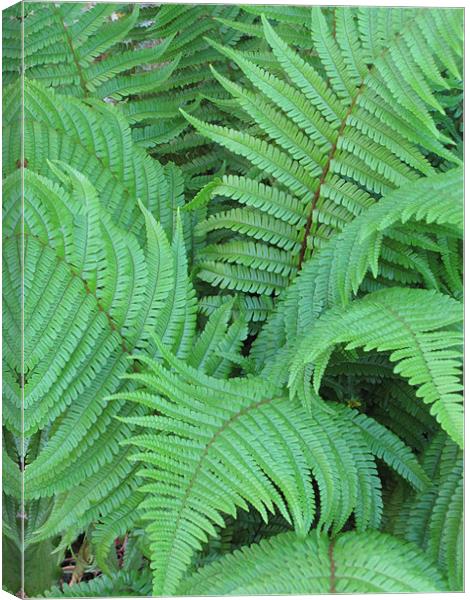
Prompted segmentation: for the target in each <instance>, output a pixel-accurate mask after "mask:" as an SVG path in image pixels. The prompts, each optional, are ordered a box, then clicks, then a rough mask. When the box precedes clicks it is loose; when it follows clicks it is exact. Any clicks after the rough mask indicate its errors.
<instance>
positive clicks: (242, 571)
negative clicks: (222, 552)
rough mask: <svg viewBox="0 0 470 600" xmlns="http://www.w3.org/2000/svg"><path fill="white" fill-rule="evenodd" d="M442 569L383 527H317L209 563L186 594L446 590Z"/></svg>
mask: <svg viewBox="0 0 470 600" xmlns="http://www.w3.org/2000/svg"><path fill="white" fill-rule="evenodd" d="M445 589H446V588H445V584H444V582H443V580H442V578H441V575H440V573H439V570H438V569H437V567H435V566H434V565H432V564H430V563H429V562H428V560H427V558H426V556H425V555H424V554H420V553H419V552H418V549H417V548H416V547H415V546H414V545H412V544H410V543H405V542H402V541H401V540H399V539H396V538H393V537H392V536H387V535H386V534H379V533H374V534H371V533H368V534H361V533H353V532H349V533H345V534H342V535H341V536H339V537H338V538H337V539H335V540H331V541H330V540H329V539H328V538H327V537H326V536H324V535H321V534H318V532H315V531H313V532H312V533H310V534H309V536H308V537H307V538H306V539H305V540H300V539H299V538H296V537H295V536H294V535H293V534H292V533H285V534H280V535H278V536H275V537H274V538H271V539H270V540H264V541H263V542H261V543H260V544H259V545H258V544H255V545H253V546H251V547H249V548H244V549H243V550H240V551H237V552H235V553H233V554H231V555H230V556H227V557H224V558H222V559H219V560H218V561H216V562H214V563H212V564H210V565H208V566H207V567H203V568H202V569H200V570H199V571H198V572H196V573H195V574H194V575H192V576H191V577H189V579H188V580H187V581H186V582H185V583H184V584H183V585H182V586H181V587H180V590H179V593H180V594H181V595H189V594H208V593H211V594H217V595H247V594H265V593H267V592H272V593H275V594H322V593H328V592H330V593H365V592H375V593H380V592H384V591H387V592H390V591H392V590H393V591H394V592H414V591H418V590H419V591H423V590H427V591H429V592H431V591H443V590H445Z"/></svg>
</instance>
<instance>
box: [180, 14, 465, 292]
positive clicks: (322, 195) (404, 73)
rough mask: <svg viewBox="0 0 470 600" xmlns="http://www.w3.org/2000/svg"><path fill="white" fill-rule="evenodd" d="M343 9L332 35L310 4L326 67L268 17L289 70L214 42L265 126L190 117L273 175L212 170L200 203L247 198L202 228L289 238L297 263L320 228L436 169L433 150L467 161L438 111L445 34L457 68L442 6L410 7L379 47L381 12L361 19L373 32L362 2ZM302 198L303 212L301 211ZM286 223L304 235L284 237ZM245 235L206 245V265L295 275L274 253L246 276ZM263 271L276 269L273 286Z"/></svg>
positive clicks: (205, 271)
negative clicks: (272, 265)
mask: <svg viewBox="0 0 470 600" xmlns="http://www.w3.org/2000/svg"><path fill="white" fill-rule="evenodd" d="M337 13H338V37H337V39H336V40H335V39H334V38H333V37H332V36H331V31H330V29H329V26H328V24H327V21H326V20H325V17H324V16H323V14H322V12H321V10H320V9H312V36H313V45H314V48H315V50H316V51H317V52H318V56H319V59H320V61H321V68H318V69H317V70H316V69H315V68H314V67H312V65H310V64H309V63H308V62H307V61H305V60H304V59H303V58H302V56H301V55H299V54H297V53H296V52H294V51H293V50H292V49H291V48H289V46H288V45H287V44H286V43H285V42H284V41H283V39H282V38H281V37H279V35H278V34H277V33H276V31H275V30H274V29H273V28H272V27H271V25H270V24H269V22H268V21H267V20H266V19H265V18H264V17H263V19H264V21H263V23H264V35H265V37H266V40H267V42H268V43H269V45H270V47H271V49H272V52H273V54H274V57H275V58H276V60H277V61H278V63H279V65H280V67H282V70H283V75H284V76H283V77H281V78H280V77H278V76H276V75H273V74H272V73H270V72H269V71H268V70H266V69H264V68H262V67H259V66H258V65H257V64H256V62H255V61H251V60H249V59H247V58H246V57H245V56H244V55H243V54H242V53H240V52H237V51H235V50H233V49H230V48H227V47H225V48H224V47H223V46H221V45H219V44H217V43H215V42H214V43H213V46H214V47H215V48H217V49H218V50H219V51H220V52H221V53H222V54H223V55H225V56H227V58H229V59H230V60H233V61H234V62H236V63H237V65H238V67H239V68H240V69H241V71H242V72H243V74H244V75H245V76H246V78H247V79H248V80H249V82H250V83H251V84H252V86H253V91H251V90H250V89H246V87H241V86H239V85H237V84H236V83H234V82H232V81H230V80H228V79H227V78H226V77H224V76H222V75H219V74H218V73H217V72H215V71H214V75H215V77H216V78H217V79H218V81H219V82H220V83H221V84H222V85H223V87H224V88H225V89H226V90H227V91H228V92H229V93H231V94H232V95H233V96H234V98H235V99H236V101H237V103H238V104H239V105H240V107H241V108H243V109H244V110H245V111H246V112H247V114H248V115H249V117H250V118H251V119H252V120H253V121H255V122H256V123H257V125H258V126H259V128H260V130H261V131H262V132H263V134H264V135H263V137H260V136H254V135H250V134H248V133H244V132H238V131H235V130H233V129H227V128H223V127H219V126H217V125H214V124H210V123H203V122H202V121H200V120H198V119H197V118H196V117H194V116H191V115H189V114H188V115H186V117H187V119H188V120H189V122H190V123H192V124H193V125H194V126H195V127H196V128H197V129H198V130H199V131H200V132H201V133H203V134H204V135H206V136H207V137H209V138H210V139H212V140H214V141H215V142H217V143H219V144H221V145H222V146H224V147H226V148H228V149H229V150H231V151H232V152H234V153H236V154H239V155H241V156H243V157H245V158H247V159H248V160H249V161H250V162H251V163H252V164H253V165H254V166H255V167H256V168H257V169H258V170H263V171H264V172H265V173H266V175H269V176H270V177H271V180H272V182H271V183H270V185H269V186H266V185H261V184H259V183H258V182H257V181H256V180H255V181H253V180H246V179H239V180H233V179H230V178H228V177H224V178H223V179H222V181H221V182H220V185H217V186H216V185H215V184H214V182H210V183H209V184H208V186H207V188H205V189H204V190H202V191H201V193H200V195H199V198H200V199H198V200H194V202H195V206H199V205H200V203H201V202H207V201H208V200H209V199H210V198H211V197H213V196H215V195H223V196H225V197H227V198H232V199H236V200H237V201H238V202H240V203H242V204H243V205H247V206H248V207H249V208H248V209H245V208H243V209H238V210H235V211H233V210H230V211H228V212H217V213H216V214H215V215H213V216H211V217H210V218H209V219H208V221H207V223H203V224H202V225H201V226H200V227H201V233H202V234H208V233H209V232H211V231H214V230H215V229H217V228H219V227H224V228H225V229H227V230H229V231H233V232H239V231H242V232H243V234H244V236H246V237H247V238H248V239H249V238H254V239H260V238H261V239H263V240H264V241H266V242H268V245H267V248H266V249H265V250H264V252H265V253H266V254H268V253H269V252H271V247H272V246H278V245H279V246H280V247H281V248H283V249H285V250H286V256H285V259H284V260H285V261H286V262H289V264H292V265H295V264H297V266H299V267H300V266H301V265H302V263H303V261H304V259H305V257H306V256H308V255H309V253H310V252H311V249H312V248H313V246H320V244H321V243H322V240H324V239H325V238H328V237H329V236H331V235H332V233H334V232H335V231H337V230H338V229H339V230H340V229H342V227H343V226H344V224H345V223H347V222H349V221H351V220H352V219H353V218H354V216H355V215H357V214H358V213H360V212H362V210H364V208H367V207H369V206H371V204H373V203H374V201H375V200H376V199H377V197H378V196H379V197H380V196H381V195H384V194H386V193H387V192H389V191H391V190H392V189H394V188H396V187H399V186H401V185H404V184H405V183H406V182H412V181H414V180H415V179H416V178H418V177H419V176H420V175H423V174H424V175H428V174H430V173H432V170H433V169H432V167H431V165H430V164H429V162H428V161H427V160H426V154H427V153H429V152H434V153H436V154H438V155H440V156H442V157H444V158H446V159H448V160H450V161H454V162H456V163H458V162H459V158H458V157H457V156H456V155H454V154H452V153H450V152H449V151H448V150H447V149H446V147H445V146H444V144H443V143H441V141H439V140H440V139H441V138H442V135H441V134H439V132H438V130H437V128H436V125H435V123H434V121H433V117H432V114H431V112H430V111H431V110H437V111H441V112H443V110H444V109H443V108H442V107H441V106H440V105H439V104H438V103H437V101H436V100H435V96H433V95H432V93H431V87H432V86H435V85H439V86H443V87H446V86H448V84H447V83H446V81H445V79H443V78H442V76H441V75H440V74H439V72H438V69H437V67H436V60H438V56H439V57H441V54H440V52H441V45H442V44H444V46H445V48H446V50H445V56H446V58H445V59H444V58H439V60H443V61H444V65H445V68H448V69H449V72H451V73H452V76H455V77H458V76H459V75H458V67H457V65H458V60H459V59H458V56H457V55H454V52H455V51H456V50H457V47H456V45H455V44H453V43H452V41H451V40H452V35H453V34H451V33H450V30H449V33H448V36H449V37H447V38H446V37H444V39H442V37H441V36H440V35H439V34H438V33H437V32H438V30H439V29H438V25H437V24H438V23H439V26H440V19H441V16H440V15H441V13H440V12H438V13H433V12H432V11H431V12H429V13H428V12H426V13H425V14H426V17H424V13H419V12H416V11H415V12H413V13H410V12H409V11H408V12H407V11H406V10H404V11H403V21H404V23H403V27H402V29H401V31H396V32H395V31H392V32H390V34H389V35H394V36H395V37H393V39H390V44H387V43H386V42H385V40H384V41H383V44H382V45H381V47H377V48H374V50H370V51H369V50H368V49H367V46H366V39H368V38H369V37H374V36H375V37H377V32H376V31H375V29H374V26H376V27H379V23H374V22H373V21H372V30H371V31H368V30H366V31H364V34H367V37H365V35H364V38H363V37H362V35H361V34H362V33H363V32H360V31H359V29H358V27H357V23H356V20H355V13H354V11H352V10H350V9H338V11H337ZM442 14H444V13H442ZM445 14H446V17H443V18H446V19H447V18H449V19H450V22H451V23H452V24H453V25H454V27H455V28H457V27H458V26H457V19H458V13H457V12H456V11H453V12H448V13H445ZM360 22H361V20H359V23H360ZM369 26H370V24H369ZM416 28H418V29H419V31H420V34H419V35H420V36H424V38H425V39H426V45H425V47H424V48H421V50H422V55H419V56H418V55H417V53H416V52H414V51H412V50H411V48H413V49H414V48H415V45H416V42H415V39H414V31H415V30H416ZM395 33H396V35H395ZM407 53H408V54H411V57H410V60H411V61H412V64H413V67H412V68H411V67H409V66H408V62H407V60H408V59H405V55H406V56H408V55H407ZM442 56H443V55H442ZM446 61H448V62H446ZM323 71H324V72H325V74H326V78H324V77H323V75H322V73H323ZM385 74H386V75H385ZM287 78H288V80H287ZM289 81H290V82H289ZM266 138H267V139H266ZM446 141H449V140H444V138H442V142H444V143H445V142H446ZM284 190H287V191H288V192H289V194H288V195H286V194H285V191H284ZM257 197H259V199H258V198H257ZM293 204H295V205H296V211H295V212H296V213H297V214H298V216H297V218H295V217H294V216H293V215H292V206H293ZM277 207H278V208H277ZM265 212H269V213H270V214H274V216H275V218H276V221H278V224H276V222H275V220H274V219H271V221H272V223H270V226H269V229H270V231H271V232H272V234H271V235H270V236H269V237H267V236H266V235H265V234H264V230H265V227H266V219H267V217H266V216H265V215H264V214H263V213H265ZM248 218H249V219H250V222H251V224H252V225H251V228H249V229H248V228H246V227H244V223H245V221H246V220H247V219H248ZM281 223H282V225H281ZM286 228H289V230H290V234H287V232H286V231H285V229H286ZM286 235H287V237H289V239H292V240H296V241H297V243H296V244H291V245H290V246H289V247H286V245H285V242H284V237H285V236H286ZM228 243H229V244H230V242H228ZM248 243H249V242H248V241H247V242H244V243H243V244H242V243H241V242H240V243H239V246H238V248H239V251H240V255H241V258H240V259H239V260H237V259H236V258H235V257H234V255H233V252H231V246H230V245H229V247H228V249H227V253H226V254H225V253H224V250H225V248H224V246H221V247H220V249H219V257H218V260H217V261H213V260H212V261H210V262H209V261H207V259H206V257H205V256H204V255H202V256H201V271H200V274H199V275H200V277H201V278H202V279H203V280H204V281H208V282H209V283H211V284H212V285H214V286H221V287H228V286H230V287H231V288H232V289H235V290H240V291H245V292H246V291H247V290H248V291H250V292H253V291H257V292H258V293H271V292H273V291H274V292H276V293H279V291H280V290H281V289H283V288H285V287H287V284H288V280H286V281H285V282H281V281H280V280H275V278H274V277H273V276H272V275H269V268H268V267H267V266H266V265H265V264H259V265H256V267H254V268H252V269H251V271H249V272H247V271H246V270H245V271H244V275H245V277H243V278H241V277H240V276H239V273H238V270H235V268H234V267H232V266H230V264H231V263H234V262H235V263H239V262H240V261H241V260H243V255H244V254H245V252H247V251H248V247H249V246H246V245H247V244H248ZM245 246H246V249H245ZM214 262H218V263H219V265H215V264H214ZM293 274H295V269H292V273H291V275H293ZM246 277H249V278H250V280H252V281H253V286H252V287H251V288H249V287H248V285H247V284H245V283H244V281H245V279H246ZM266 279H270V280H271V286H270V287H268V288H267V287H265V284H264V282H265V281H266ZM258 280H259V281H260V285H259V286H257V285H256V284H257V282H258ZM261 282H263V283H261Z"/></svg>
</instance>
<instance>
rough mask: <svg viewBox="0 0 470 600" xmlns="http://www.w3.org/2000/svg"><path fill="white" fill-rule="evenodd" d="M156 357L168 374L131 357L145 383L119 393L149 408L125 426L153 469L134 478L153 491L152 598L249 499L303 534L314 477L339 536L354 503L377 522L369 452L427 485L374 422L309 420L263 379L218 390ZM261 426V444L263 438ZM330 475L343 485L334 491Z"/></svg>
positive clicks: (325, 517) (359, 514)
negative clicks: (144, 368) (140, 430)
mask: <svg viewBox="0 0 470 600" xmlns="http://www.w3.org/2000/svg"><path fill="white" fill-rule="evenodd" d="M214 314H215V313H214ZM160 351H161V352H162V354H163V356H164V358H165V359H166V360H167V361H168V363H169V364H170V365H171V366H173V368H174V369H176V373H172V372H171V371H169V370H167V369H166V368H165V367H162V366H161V365H159V364H158V363H156V362H154V361H149V360H147V359H145V360H144V358H143V357H138V358H139V360H141V361H144V362H145V363H147V364H148V366H149V370H148V372H146V373H143V374H134V375H132V376H130V377H131V379H132V381H137V382H139V383H140V384H142V385H143V386H144V388H143V389H141V390H138V391H136V392H135V393H124V394H123V395H122V397H125V398H127V399H129V400H132V401H134V402H136V403H138V404H139V405H144V406H147V407H148V408H150V409H152V412H153V415H152V416H145V417H140V416H139V417H128V418H127V419H126V421H127V422H131V423H134V424H137V425H141V426H145V427H146V428H147V430H148V432H146V433H144V434H142V435H140V436H137V437H134V438H133V439H132V440H131V443H132V444H134V445H137V446H138V447H139V448H140V449H141V452H140V453H139V454H137V455H134V458H135V459H137V460H141V461H142V462H144V463H149V465H150V466H149V468H147V469H146V470H145V471H144V472H143V473H142V475H144V476H145V477H146V478H147V479H148V480H149V481H150V483H148V484H147V485H145V486H144V487H143V488H142V490H143V491H144V492H146V493H147V494H150V496H149V497H148V498H147V499H146V500H144V502H143V503H142V507H143V508H144V509H145V511H146V517H145V518H146V519H148V520H149V521H150V522H151V524H150V525H149V527H148V531H149V535H150V538H151V540H152V560H153V562H152V566H153V569H154V570H155V579H154V593H155V594H162V593H163V594H165V593H166V594H168V593H173V592H174V591H175V590H176V586H177V584H178V582H179V581H180V580H181V577H182V573H183V571H182V570H183V569H184V568H185V567H187V566H188V565H189V564H190V560H191V557H192V552H193V551H194V549H199V548H200V547H201V541H202V542H204V541H205V540H206V539H207V536H211V535H215V534H216V531H215V529H214V525H219V526H223V524H224V521H223V519H222V518H221V513H227V514H233V515H234V514H235V509H236V507H241V508H243V509H245V510H246V509H247V507H248V505H247V502H249V503H250V504H251V505H253V506H254V507H255V508H256V509H257V510H258V511H259V512H260V513H261V515H262V516H263V518H264V519H265V520H267V518H268V513H269V512H272V511H273V510H274V509H275V508H276V509H277V510H279V511H280V512H281V514H282V515H283V516H284V518H285V519H286V520H287V521H288V522H291V523H292V524H293V525H294V526H295V528H296V529H297V530H298V532H299V533H300V534H305V533H306V532H307V531H308V529H309V526H310V524H311V522H312V520H313V518H314V513H315V511H314V497H313V490H312V489H311V488H310V485H309V472H310V470H312V471H313V474H314V476H315V478H316V479H317V481H318V486H319V489H320V498H321V506H322V512H321V515H320V517H319V519H320V520H319V523H320V524H321V525H323V526H330V525H331V524H333V525H334V528H335V529H337V530H338V529H340V528H341V527H342V526H343V525H344V523H345V521H346V519H347V518H348V516H349V514H350V512H351V511H352V510H353V509H354V508H356V519H357V525H358V527H359V528H360V529H363V528H366V527H368V526H371V525H372V526H378V524H379V522H380V504H381V500H380V494H379V489H380V482H379V479H378V477H377V474H376V469H375V466H374V464H373V462H372V461H371V456H370V454H375V455H377V456H380V458H382V459H384V460H385V461H386V462H387V463H389V464H390V465H391V466H392V467H393V468H395V469H396V470H397V471H398V472H399V473H401V475H402V476H404V477H405V478H406V479H408V480H409V481H410V482H411V483H412V484H413V485H415V486H417V487H418V488H421V487H422V486H423V485H426V478H425V477H424V473H422V471H420V469H419V468H418V465H417V464H416V461H415V459H414V457H413V455H412V454H411V453H407V451H406V450H405V447H404V446H403V445H402V444H401V442H400V441H399V439H398V438H396V437H394V436H393V435H392V434H391V433H390V432H388V433H387V434H386V435H385V431H383V432H382V433H381V434H380V435H381V436H382V438H383V439H382V441H381V442H379V441H378V438H379V437H380V436H379V435H378V434H377V431H375V430H374V427H375V428H378V427H379V425H378V424H375V425H374V424H373V422H372V421H368V420H367V419H362V420H361V419H357V418H356V416H354V415H353V414H349V413H343V412H342V411H339V412H337V413H333V414H332V415H329V414H328V413H320V414H318V415H317V416H316V417H315V418H312V419H310V420H309V419H308V418H307V416H306V414H305V413H304V412H303V411H302V410H301V409H300V407H299V406H298V405H296V404H294V405H292V404H291V403H290V402H289V401H288V400H287V399H286V398H283V397H282V396H281V397H279V396H278V395H277V393H276V390H275V389H273V388H272V387H271V386H270V385H269V384H268V383H267V382H263V381H261V380H256V379H254V378H252V379H248V380H247V382H246V383H245V382H244V381H243V380H239V381H237V380H235V379H234V380H232V381H230V382H226V383H223V382H220V381H219V380H217V379H214V378H210V377H207V376H205V375H204V374H203V373H202V372H200V371H197V370H195V369H194V368H192V367H190V366H186V365H185V364H184V363H182V362H180V361H179V360H178V359H176V357H173V356H172V355H170V354H169V353H168V352H167V351H166V350H164V348H163V346H161V347H160ZM177 375H178V377H177ZM156 394H158V395H156ZM160 394H161V395H160ZM164 396H167V397H168V400H167V399H165V398H164ZM119 397H121V396H119ZM221 402H222V404H221ZM223 407H225V408H223ZM350 419H352V422H353V423H354V426H353V428H352V430H350V431H349V433H348V444H349V446H350V448H354V449H355V452H356V456H353V455H352V454H350V450H348V446H347V445H345V444H344V442H340V441H339V438H338V432H339V428H340V427H342V425H343V426H344V423H345V422H349V423H350V422H351V421H350ZM266 430H268V431H270V436H269V437H267V436H265V435H264V436H263V435H262V431H266ZM379 431H380V430H379ZM152 432H155V433H154V434H153V435H152ZM328 447H330V450H329V451H326V448H328ZM348 455H349V456H348ZM361 455H362V456H361ZM183 456H184V457H185V458H184V460H182V459H183ZM355 463H356V464H355ZM335 480H336V481H337V482H339V481H343V486H344V487H343V490H342V491H341V493H339V490H338V489H337V484H335V483H334V482H335ZM346 482H348V483H347V485H346ZM335 514H336V516H335Z"/></svg>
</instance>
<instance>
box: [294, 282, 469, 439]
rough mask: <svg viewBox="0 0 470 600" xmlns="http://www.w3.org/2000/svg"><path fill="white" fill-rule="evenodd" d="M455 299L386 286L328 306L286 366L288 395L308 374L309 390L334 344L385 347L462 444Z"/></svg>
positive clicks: (317, 384) (459, 310)
mask: <svg viewBox="0 0 470 600" xmlns="http://www.w3.org/2000/svg"><path fill="white" fill-rule="evenodd" d="M461 320H462V308H461V305H460V303H459V302H457V301H456V300H453V299H451V298H450V297H448V296H444V295H442V294H439V293H437V292H433V291H427V290H412V289H402V288H390V289H385V290H380V291H378V292H374V293H371V294H368V295H367V296H366V297H365V298H363V299H361V300H356V301H354V302H352V303H351V304H350V305H349V308H347V309H346V310H344V309H343V310H339V309H338V308H332V309H330V310H329V311H327V312H326V313H325V314H324V315H323V316H322V317H320V319H319V320H318V322H317V323H316V324H315V326H314V328H313V331H312V332H311V333H309V334H308V335H307V336H305V339H304V340H303V341H302V342H301V344H300V346H299V348H298V350H297V353H296V356H295V358H294V360H293V362H292V365H291V370H290V380H289V383H290V386H291V393H295V391H296V389H298V386H299V385H300V382H301V381H302V380H303V379H304V377H307V376H308V374H311V373H312V372H313V378H314V389H315V390H316V391H317V392H318V390H319V387H320V383H321V379H322V376H323V373H324V371H325V368H326V366H327V364H328V360H329V357H330V355H331V352H332V350H333V348H334V346H335V345H336V344H340V343H346V344H347V348H348V349H352V348H356V347H364V348H365V349H366V350H373V349H376V350H379V351H389V352H391V354H390V360H391V361H392V362H396V363H397V364H396V366H395V369H394V370H395V372H397V373H399V374H400V375H402V376H403V377H405V378H407V379H408V380H409V383H410V384H411V385H415V386H417V389H416V394H417V396H418V397H420V398H423V400H424V402H426V403H428V404H431V403H432V406H431V413H432V414H433V415H435V417H436V419H437V420H438V422H439V423H440V424H441V426H442V427H443V429H444V430H445V431H447V432H448V434H449V435H450V436H451V438H452V439H453V440H454V441H455V442H456V443H458V444H459V445H460V446H461V445H462V437H463V431H462V418H461V415H462V405H461V396H460V394H459V392H460V391H461V389H462V386H461V383H460V380H459V374H460V370H461V351H460V345H461V341H460V338H461V334H460V331H459V329H458V328H456V327H458V325H459V323H460V322H461Z"/></svg>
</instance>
